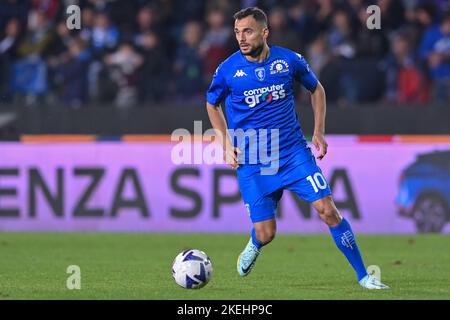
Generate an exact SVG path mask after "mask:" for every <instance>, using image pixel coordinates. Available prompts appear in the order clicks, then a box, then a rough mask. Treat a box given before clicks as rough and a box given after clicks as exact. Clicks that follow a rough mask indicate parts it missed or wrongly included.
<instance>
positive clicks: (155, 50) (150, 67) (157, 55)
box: [138, 31, 172, 102]
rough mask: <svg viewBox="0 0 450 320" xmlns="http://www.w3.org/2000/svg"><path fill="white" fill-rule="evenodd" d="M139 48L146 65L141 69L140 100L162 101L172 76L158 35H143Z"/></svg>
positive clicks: (149, 32)
mask: <svg viewBox="0 0 450 320" xmlns="http://www.w3.org/2000/svg"><path fill="white" fill-rule="evenodd" d="M139 48H140V53H141V54H142V56H143V58H144V63H143V65H142V67H141V68H139V85H138V90H139V100H140V101H141V102H158V101H161V100H162V99H163V98H164V95H166V94H167V91H168V89H169V79H170V78H171V74H172V73H171V68H170V62H169V60H168V58H167V55H166V54H165V52H164V51H163V50H162V48H161V46H160V40H159V37H158V35H157V34H156V33H154V32H152V31H147V32H146V33H144V34H143V35H142V38H141V41H140V47H139Z"/></svg>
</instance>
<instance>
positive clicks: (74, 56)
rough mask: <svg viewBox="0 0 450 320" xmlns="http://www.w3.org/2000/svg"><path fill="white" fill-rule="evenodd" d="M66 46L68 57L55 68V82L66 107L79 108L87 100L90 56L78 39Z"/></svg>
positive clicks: (81, 41)
mask: <svg viewBox="0 0 450 320" xmlns="http://www.w3.org/2000/svg"><path fill="white" fill-rule="evenodd" d="M68 46H69V52H68V55H67V56H64V57H63V58H62V59H63V62H62V63H61V64H60V65H58V67H57V68H56V78H57V79H58V81H57V82H58V83H59V85H60V87H61V90H60V93H59V95H60V97H61V99H62V101H63V102H65V103H66V104H67V105H69V106H71V107H73V108H79V107H81V106H83V105H85V104H86V103H87V100H88V82H87V70H88V65H89V61H90V58H91V56H90V53H89V51H88V50H86V47H85V43H84V42H83V40H82V39H80V38H76V39H74V40H72V41H71V42H70V43H69V44H68Z"/></svg>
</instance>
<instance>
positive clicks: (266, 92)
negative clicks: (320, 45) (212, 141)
mask: <svg viewBox="0 0 450 320" xmlns="http://www.w3.org/2000/svg"><path fill="white" fill-rule="evenodd" d="M294 80H295V81H299V82H300V83H301V84H302V85H303V86H304V87H305V88H306V89H308V90H309V91H311V92H313V91H314V90H315V88H316V86H317V83H318V80H317V78H316V76H315V75H314V73H313V72H312V70H311V69H310V68H309V66H308V63H307V62H306V60H305V59H304V58H303V56H302V55H300V54H298V53H295V52H293V51H291V50H289V49H285V48H282V47H277V46H271V47H270V52H269V56H268V58H267V59H266V60H265V61H263V62H251V61H248V60H247V59H246V58H245V57H244V56H243V55H242V53H241V52H240V51H237V52H236V53H234V54H233V55H231V56H230V57H229V58H228V59H227V60H225V61H224V62H223V63H221V64H220V65H219V67H218V68H217V70H216V72H215V74H214V77H213V80H212V83H211V86H210V87H209V89H208V91H207V97H206V98H207V101H208V102H209V103H210V104H213V105H218V104H219V103H222V102H225V109H226V115H227V120H228V127H229V129H231V131H234V132H236V131H237V130H238V129H242V130H243V131H244V132H246V133H248V132H255V133H256V135H257V136H258V140H257V141H258V142H257V143H256V140H252V138H250V137H249V135H246V138H245V140H244V141H241V143H239V141H238V140H237V139H233V140H234V145H235V146H238V147H240V148H241V150H243V151H244V152H243V154H244V155H245V156H246V158H245V161H249V160H250V159H249V156H250V155H251V154H252V153H255V151H253V150H254V149H253V148H252V145H253V144H254V145H255V146H257V148H258V149H256V150H257V151H256V153H257V157H258V158H257V162H256V163H258V164H260V163H264V162H265V161H263V159H262V158H263V156H262V155H261V152H260V150H259V147H261V145H262V144H264V143H262V142H261V141H266V143H265V147H267V149H268V150H269V152H268V153H269V154H272V155H273V154H274V153H275V152H277V153H276V154H278V156H279V159H283V158H285V157H287V156H288V155H292V154H293V153H296V154H297V156H299V157H300V158H304V159H305V160H308V159H310V157H311V151H310V149H309V148H308V146H307V143H306V139H305V138H304V136H303V134H302V131H301V128H300V124H299V121H298V117H297V114H296V112H295V107H294V100H295V99H294ZM274 129H275V130H274ZM263 135H265V139H261V137H262V136H263ZM275 135H277V139H276V140H277V141H278V143H277V144H275V143H273V141H272V140H274V136H275ZM246 163H247V162H246Z"/></svg>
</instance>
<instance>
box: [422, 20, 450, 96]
mask: <svg viewBox="0 0 450 320" xmlns="http://www.w3.org/2000/svg"><path fill="white" fill-rule="evenodd" d="M420 55H421V58H422V59H424V60H425V61H426V62H427V64H428V67H429V70H430V73H431V78H432V80H433V82H434V91H435V92H434V95H435V100H436V101H437V102H439V103H442V104H444V103H446V104H448V101H449V99H450V12H446V13H445V14H444V16H443V19H442V22H441V23H440V25H438V26H434V27H430V28H429V29H428V30H427V31H426V32H425V34H424V37H423V39H422V43H421V45H420Z"/></svg>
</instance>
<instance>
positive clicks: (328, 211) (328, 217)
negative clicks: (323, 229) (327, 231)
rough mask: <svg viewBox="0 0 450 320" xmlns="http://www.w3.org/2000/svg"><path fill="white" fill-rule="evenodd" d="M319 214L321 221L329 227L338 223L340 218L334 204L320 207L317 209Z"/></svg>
mask: <svg viewBox="0 0 450 320" xmlns="http://www.w3.org/2000/svg"><path fill="white" fill-rule="evenodd" d="M319 215H320V218H321V219H322V221H323V222H325V223H326V224H327V225H328V226H330V227H334V226H336V225H338V224H339V223H340V222H341V220H342V218H341V215H340V214H339V211H338V210H337V209H336V208H335V207H334V206H330V207H324V208H322V210H320V211H319Z"/></svg>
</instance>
